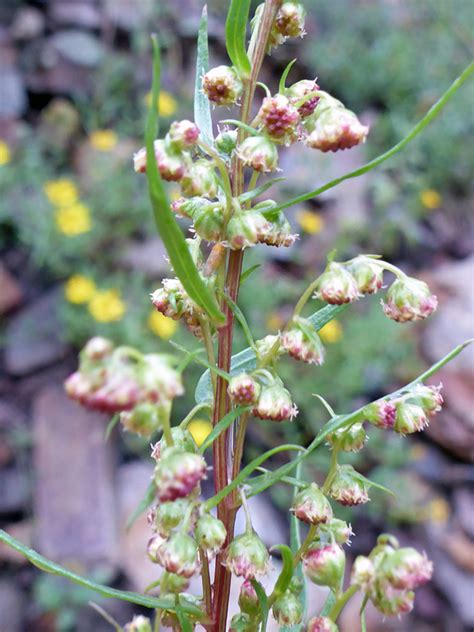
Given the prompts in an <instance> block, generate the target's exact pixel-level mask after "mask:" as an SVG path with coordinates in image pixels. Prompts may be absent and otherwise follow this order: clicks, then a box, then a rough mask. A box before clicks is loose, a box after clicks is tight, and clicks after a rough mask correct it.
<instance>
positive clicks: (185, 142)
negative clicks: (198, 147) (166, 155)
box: [168, 120, 199, 150]
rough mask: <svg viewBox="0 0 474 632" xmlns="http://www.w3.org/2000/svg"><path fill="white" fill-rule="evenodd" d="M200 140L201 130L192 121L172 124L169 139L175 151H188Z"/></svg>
mask: <svg viewBox="0 0 474 632" xmlns="http://www.w3.org/2000/svg"><path fill="white" fill-rule="evenodd" d="M198 138H199V128H198V126H197V125H196V124H195V123H192V122H191V121H187V120H184V121H174V122H173V123H171V127H170V131H169V132H168V139H169V143H170V145H171V146H172V147H173V148H174V149H178V150H182V149H188V148H189V147H192V146H193V145H195V144H196V143H197V141H198Z"/></svg>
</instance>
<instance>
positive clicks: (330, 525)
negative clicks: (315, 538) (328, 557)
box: [318, 518, 354, 544]
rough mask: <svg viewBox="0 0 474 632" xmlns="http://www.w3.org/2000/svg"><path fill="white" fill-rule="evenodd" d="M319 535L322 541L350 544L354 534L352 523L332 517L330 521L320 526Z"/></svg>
mask: <svg viewBox="0 0 474 632" xmlns="http://www.w3.org/2000/svg"><path fill="white" fill-rule="evenodd" d="M318 535H319V537H320V539H321V541H324V542H326V541H328V542H336V544H350V541H351V537H352V536H353V535H354V533H353V531H352V528H351V525H350V524H347V522H344V520H339V518H332V520H330V521H329V522H326V523H325V524H322V525H320V526H319V530H318Z"/></svg>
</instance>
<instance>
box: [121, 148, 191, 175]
mask: <svg viewBox="0 0 474 632" xmlns="http://www.w3.org/2000/svg"><path fill="white" fill-rule="evenodd" d="M154 149H155V158H156V164H157V166H158V171H159V172H160V176H161V177H162V178H163V180H168V181H179V180H181V179H182V177H183V176H184V174H185V173H186V161H185V155H184V154H182V153H181V152H178V151H175V150H173V149H172V148H170V147H168V146H167V144H166V142H165V141H164V140H155V142H154ZM133 163H134V168H135V171H136V172H138V173H145V171H146V148H145V147H142V149H140V150H139V151H138V152H137V153H136V154H135V155H134V156H133Z"/></svg>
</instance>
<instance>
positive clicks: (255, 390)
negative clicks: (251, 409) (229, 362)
mask: <svg viewBox="0 0 474 632" xmlns="http://www.w3.org/2000/svg"><path fill="white" fill-rule="evenodd" d="M260 391H261V387H260V384H259V383H258V382H257V380H256V379H255V378H253V377H252V376H251V375H248V374H247V373H240V374H239V375H235V376H234V377H232V378H231V379H230V381H229V386H228V387H227V392H228V393H229V397H230V398H231V400H232V401H233V402H234V404H237V405H238V406H251V405H253V404H256V403H257V401H258V397H259V395H260Z"/></svg>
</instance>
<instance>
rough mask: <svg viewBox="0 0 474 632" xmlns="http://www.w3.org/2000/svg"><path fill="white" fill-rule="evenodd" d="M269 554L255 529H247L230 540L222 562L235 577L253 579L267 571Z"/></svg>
mask: <svg viewBox="0 0 474 632" xmlns="http://www.w3.org/2000/svg"><path fill="white" fill-rule="evenodd" d="M269 559H270V556H269V554H268V551H267V548H266V546H265V545H264V543H263V542H262V540H261V539H260V538H259V537H258V535H257V534H256V533H255V531H247V532H245V533H243V534H242V535H238V536H237V537H236V538H234V539H233V540H232V542H231V543H230V544H229V546H228V547H227V550H226V553H225V561H224V564H225V566H227V568H228V569H229V571H230V572H231V573H233V574H234V575H237V577H245V579H255V578H256V577H259V576H260V575H264V574H265V573H266V572H267V571H268V566H269Z"/></svg>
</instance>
